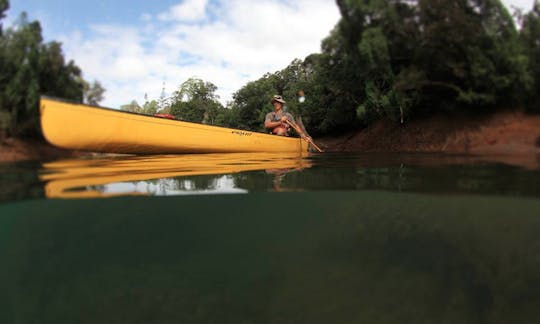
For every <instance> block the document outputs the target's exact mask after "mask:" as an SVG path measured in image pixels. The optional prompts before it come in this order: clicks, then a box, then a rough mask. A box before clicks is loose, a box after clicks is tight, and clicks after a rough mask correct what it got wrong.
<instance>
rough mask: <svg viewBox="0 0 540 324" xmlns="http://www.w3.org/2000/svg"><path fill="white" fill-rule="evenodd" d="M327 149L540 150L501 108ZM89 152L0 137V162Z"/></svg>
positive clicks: (391, 125)
mask: <svg viewBox="0 0 540 324" xmlns="http://www.w3.org/2000/svg"><path fill="white" fill-rule="evenodd" d="M316 142H317V143H318V144H319V145H320V146H322V147H323V148H324V149H325V151H327V152H416V153H448V154H474V155H503V156H508V157H511V156H515V157H517V156H520V157H523V156H527V157H530V158H532V159H534V160H537V156H539V155H540V115H528V114H525V113H523V112H521V111H504V112H498V113H495V114H492V115H489V116H474V117H471V116H463V115H462V116H452V117H448V116H435V117H429V118H425V119H417V120H413V121H409V122H406V123H405V124H399V123H395V122H391V121H384V120H383V121H378V122H376V123H374V124H373V125H371V126H370V127H368V128H365V129H361V130H358V131H355V132H350V133H348V134H345V135H341V136H337V137H325V138H318V139H316ZM84 155H89V153H85V152H75V151H69V150H63V149H59V148H56V147H53V146H51V145H50V144H48V143H46V142H45V141H39V140H21V139H13V138H8V139H3V140H0V162H15V161H24V160H37V159H39V160H43V159H57V158H67V157H78V156H84Z"/></svg>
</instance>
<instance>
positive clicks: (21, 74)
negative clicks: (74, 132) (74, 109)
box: [0, 0, 84, 137]
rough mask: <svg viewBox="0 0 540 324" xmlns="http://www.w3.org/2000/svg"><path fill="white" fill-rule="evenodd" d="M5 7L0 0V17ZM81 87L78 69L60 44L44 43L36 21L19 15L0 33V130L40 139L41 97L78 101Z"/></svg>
mask: <svg viewBox="0 0 540 324" xmlns="http://www.w3.org/2000/svg"><path fill="white" fill-rule="evenodd" d="M8 7H9V4H8V2H7V1H5V0H0V17H3V16H4V11H5V10H6V9H7V8H8ZM83 86H84V80H83V78H82V72H81V70H80V68H79V67H78V66H77V65H75V63H74V62H73V61H70V62H68V63H66V62H65V59H64V55H63V53H62V48H61V44H60V43H58V42H50V43H43V38H42V35H41V25H40V23H39V22H38V21H32V22H30V21H28V17H27V15H26V14H25V13H22V14H21V16H20V17H19V19H18V20H17V21H16V23H15V25H14V26H13V27H10V28H8V29H6V30H5V31H2V33H0V116H1V119H2V120H1V121H0V124H2V128H4V130H0V131H2V132H7V134H8V135H11V136H35V137H40V136H41V130H40V125H39V97H40V95H48V96H55V97H61V98H65V99H70V100H74V101H78V102H81V101H82V100H83Z"/></svg>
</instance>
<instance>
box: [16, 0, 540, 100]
mask: <svg viewBox="0 0 540 324" xmlns="http://www.w3.org/2000/svg"><path fill="white" fill-rule="evenodd" d="M503 2H504V3H505V4H506V5H507V6H517V7H521V8H524V9H525V10H530V8H531V7H532V4H533V2H534V0H503ZM22 11H26V12H27V13H28V15H29V18H30V19H37V20H39V21H40V22H41V24H42V27H43V34H44V37H45V40H46V41H50V40H56V41H60V42H62V44H63V49H64V52H65V55H66V57H67V58H68V59H73V60H74V61H75V62H76V64H77V65H79V66H80V67H81V69H82V70H83V73H84V77H85V79H87V80H89V81H92V80H94V79H97V80H99V81H100V82H101V83H102V84H103V85H104V87H105V88H106V89H107V92H106V94H105V96H106V98H105V100H104V102H102V105H104V106H108V107H119V106H120V105H122V104H125V103H129V102H130V101H131V100H133V99H135V100H137V101H138V102H139V103H143V102H144V95H145V94H148V97H149V98H150V99H157V98H158V97H159V95H160V93H161V90H162V88H163V85H165V92H166V94H167V95H170V94H171V93H172V92H173V91H174V90H176V89H177V88H178V86H179V85H180V84H181V83H182V82H183V81H185V80H187V79H188V78H190V77H199V78H202V79H204V80H205V81H210V82H212V83H214V84H216V85H217V86H218V91H217V93H218V95H219V96H220V97H221V101H222V102H223V103H226V102H227V101H229V100H231V98H232V94H233V93H234V92H235V91H236V90H238V89H239V88H240V87H242V86H243V85H245V84H246V83H247V82H249V81H253V80H256V79H258V78H260V77H261V76H262V75H263V74H264V73H266V72H275V71H277V70H280V69H282V68H284V67H286V66H287V65H288V64H289V63H290V62H291V61H292V60H293V59H295V58H304V57H305V56H306V55H308V54H310V53H314V52H318V51H319V50H320V42H321V40H322V39H323V38H324V37H326V36H327V35H328V34H329V33H330V30H331V29H332V28H333V27H334V26H335V24H336V23H337V21H338V19H339V11H338V9H337V6H336V4H335V1H333V0H295V1H286V0H258V1H253V0H160V1H155V2H154V1H148V0H146V1H143V0H129V1H128V0H115V1H112V0H109V1H100V0H97V1H88V0H85V1H81V0H71V1H69V0H11V1H10V10H9V11H8V17H7V21H6V22H7V23H6V25H9V24H10V22H12V21H13V20H14V19H16V17H17V16H18V15H19V14H20V13H21V12H22Z"/></svg>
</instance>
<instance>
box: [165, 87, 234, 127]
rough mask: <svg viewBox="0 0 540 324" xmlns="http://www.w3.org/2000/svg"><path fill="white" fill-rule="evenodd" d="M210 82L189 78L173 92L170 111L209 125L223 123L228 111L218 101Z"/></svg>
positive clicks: (181, 116) (186, 118)
mask: <svg viewBox="0 0 540 324" xmlns="http://www.w3.org/2000/svg"><path fill="white" fill-rule="evenodd" d="M216 90H217V87H216V86H215V85H214V84H213V83H211V82H204V81H203V80H201V79H197V78H190V79H188V80H187V81H185V82H184V83H182V84H181V85H180V87H179V89H178V90H177V91H175V92H174V94H173V97H172V102H171V105H170V113H171V114H172V115H173V116H175V117H176V118H178V119H181V120H185V121H190V122H197V123H204V124H210V125H224V124H225V120H226V119H227V117H226V116H225V115H226V114H228V113H229V111H228V110H227V109H226V108H224V107H223V106H222V105H221V103H220V102H219V101H218V99H219V97H218V96H217V95H216V94H215V91H216Z"/></svg>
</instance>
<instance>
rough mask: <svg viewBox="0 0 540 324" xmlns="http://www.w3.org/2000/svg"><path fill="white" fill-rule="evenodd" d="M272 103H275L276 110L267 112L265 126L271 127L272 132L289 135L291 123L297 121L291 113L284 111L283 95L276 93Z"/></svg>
mask: <svg viewBox="0 0 540 324" xmlns="http://www.w3.org/2000/svg"><path fill="white" fill-rule="evenodd" d="M272 105H274V111H273V112H270V113H268V114H266V118H265V120H264V127H265V128H266V129H269V130H270V131H271V132H272V134H275V135H280V136H289V130H290V124H289V123H292V124H295V122H294V118H293V116H292V115H291V114H289V113H288V112H284V111H283V106H284V105H285V100H283V98H282V97H281V96H279V95H275V96H273V97H272ZM287 121H288V122H287Z"/></svg>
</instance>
